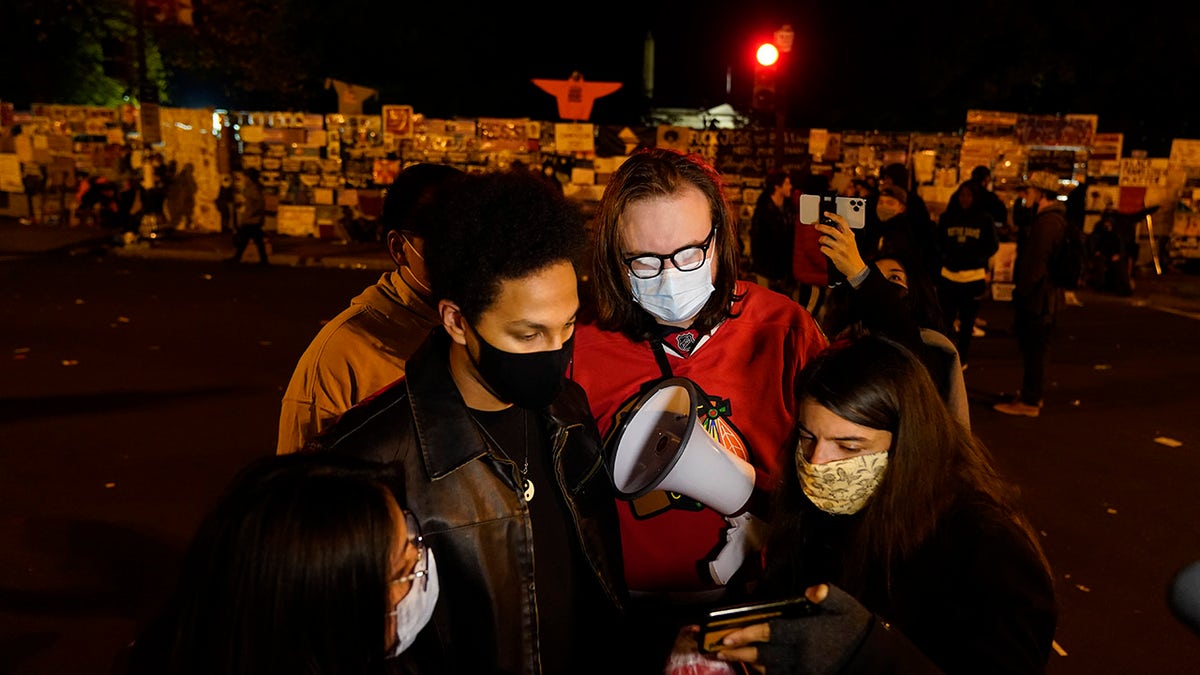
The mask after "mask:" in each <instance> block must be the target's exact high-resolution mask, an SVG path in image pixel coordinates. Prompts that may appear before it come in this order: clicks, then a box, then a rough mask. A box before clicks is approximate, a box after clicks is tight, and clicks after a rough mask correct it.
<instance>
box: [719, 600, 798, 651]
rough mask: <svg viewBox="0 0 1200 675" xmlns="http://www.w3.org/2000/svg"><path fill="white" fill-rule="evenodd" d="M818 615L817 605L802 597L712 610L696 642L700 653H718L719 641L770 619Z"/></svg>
mask: <svg viewBox="0 0 1200 675" xmlns="http://www.w3.org/2000/svg"><path fill="white" fill-rule="evenodd" d="M818 611H820V610H819V609H818V607H817V605H815V604H813V603H812V602H809V600H808V598H805V597H803V596H801V597H798V598H790V599H788V600H776V601H773V602H751V603H746V604H742V605H732V606H730V607H721V608H719V609H714V610H712V611H710V612H708V613H707V614H705V615H704V618H703V619H702V620H701V621H700V635H699V636H697V638H696V642H697V644H699V645H700V651H702V652H714V651H718V650H719V649H720V648H721V646H720V644H718V643H719V642H720V641H721V638H723V637H725V636H726V635H728V634H729V633H732V632H733V631H735V630H737V629H739V628H744V627H746V626H749V625H752V624H756V623H765V622H767V621H770V620H771V619H780V618H794V617H798V616H809V615H812V614H816V613H817V612H818Z"/></svg>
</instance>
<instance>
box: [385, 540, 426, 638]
mask: <svg viewBox="0 0 1200 675" xmlns="http://www.w3.org/2000/svg"><path fill="white" fill-rule="evenodd" d="M427 555H428V556H429V568H428V570H427V575H426V576H427V578H426V579H416V580H414V581H413V585H412V588H410V589H409V590H408V595H406V596H404V597H403V598H400V602H398V603H396V609H394V610H392V612H391V615H392V616H393V617H395V619H396V647H395V648H394V649H393V650H392V653H391V654H389V655H388V656H399V655H400V653H401V652H403V651H404V650H405V649H408V648H409V647H411V646H412V644H413V643H414V642H416V641H417V635H418V634H419V633H420V632H421V630H422V629H423V628H425V624H427V623H429V619H431V618H433V607H434V605H436V604H437V599H438V575H437V561H436V560H435V559H434V557H433V551H432V550H430V551H428V552H427Z"/></svg>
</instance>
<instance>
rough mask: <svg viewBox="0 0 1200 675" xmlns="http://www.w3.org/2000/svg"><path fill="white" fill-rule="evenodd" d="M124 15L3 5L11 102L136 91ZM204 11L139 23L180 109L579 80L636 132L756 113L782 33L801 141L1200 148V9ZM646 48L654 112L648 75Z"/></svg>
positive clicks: (466, 5) (790, 118) (347, 1)
mask: <svg viewBox="0 0 1200 675" xmlns="http://www.w3.org/2000/svg"><path fill="white" fill-rule="evenodd" d="M147 2H150V3H151V4H152V5H154V4H161V3H163V2H168V0H147ZM133 3H134V0H91V1H90V2H80V1H79V0H9V2H7V3H6V6H8V7H9V8H8V10H7V11H6V12H5V14H4V17H3V18H4V20H3V21H0V60H2V61H3V62H4V63H6V64H12V65H10V67H7V68H5V69H3V70H2V71H0V98H3V99H4V100H8V101H13V102H15V103H16V104H17V105H18V107H19V108H24V107H27V106H28V105H29V104H30V103H32V102H47V103H99V102H100V101H98V100H96V97H97V96H98V95H99V94H97V92H96V91H95V89H96V87H97V85H96V82H97V80H96V78H95V77H93V75H94V74H95V73H91V71H89V66H88V64H89V63H90V64H93V67H94V65H95V64H96V62H97V60H99V61H102V62H103V63H102V65H103V73H104V74H105V75H109V76H111V77H112V78H113V79H114V80H116V81H117V82H118V83H126V84H128V83H131V82H132V83H136V71H137V69H136V68H135V65H136V62H137V61H136V58H135V57H136V49H135V48H134V47H136V35H135V34H134V33H133V31H132V30H131V29H130V26H132V25H133V23H132V20H131V17H132V7H133ZM193 4H194V7H195V11H194V15H193V16H194V25H192V26H178V25H171V24H169V23H157V22H154V21H151V22H150V23H149V24H148V30H147V35H148V45H149V49H148V54H149V61H150V63H151V68H150V71H149V79H151V80H153V82H154V83H155V84H156V85H157V86H158V89H159V94H160V95H161V96H162V97H163V100H164V102H165V103H167V104H169V105H176V106H182V107H204V106H213V107H218V108H230V109H240V110H253V109H267V110H286V109H295V110H307V111H312V112H336V95H335V94H334V92H333V91H332V90H327V89H325V86H324V85H325V79H326V78H336V79H340V80H343V81H347V82H352V83H355V84H360V85H364V86H368V87H371V88H375V89H377V90H379V92H380V94H379V98H378V99H376V100H372V101H369V102H368V103H367V106H366V109H367V111H371V109H372V107H377V106H378V105H379V104H380V103H381V102H386V103H394V104H409V105H412V106H413V107H414V109H415V110H416V111H417V112H419V113H422V114H425V115H427V116H430V117H445V118H450V117H455V116H461V117H481V116H482V117H488V116H495V117H523V116H528V117H532V118H534V119H545V120H549V119H555V118H556V117H557V108H556V105H555V101H554V99H553V97H552V96H550V95H549V94H546V93H545V92H543V91H541V90H540V89H538V88H537V87H536V86H534V85H533V84H532V83H531V82H530V80H531V79H532V78H549V79H566V78H567V77H569V76H570V75H571V73H572V72H573V71H579V72H580V73H582V74H583V76H584V78H585V79H587V80H592V81H615V82H622V83H623V84H624V87H623V88H622V89H621V90H620V91H618V92H617V93H615V94H612V95H610V96H607V97H604V98H601V99H599V100H598V101H597V103H596V106H595V108H594V110H593V115H592V121H594V122H598V123H603V124H633V123H637V122H638V120H639V119H641V117H642V116H643V115H644V114H645V113H646V112H647V111H648V110H649V108H650V107H651V105H654V106H659V107H694V108H699V107H705V108H707V107H712V106H715V105H718V104H720V103H725V102H728V103H731V104H733V105H734V107H735V108H738V109H742V110H744V109H745V108H746V107H747V106H748V103H749V99H750V92H751V82H752V78H753V67H754V66H753V49H754V46H755V45H756V44H757V43H758V42H759V41H761V40H765V39H769V38H770V37H771V34H772V33H773V32H774V31H775V30H776V29H777V28H778V27H779V26H780V25H782V24H784V23H790V24H791V25H792V27H793V28H794V30H795V32H796V40H795V49H794V51H793V52H792V54H790V55H789V56H788V58H787V62H786V63H785V64H784V67H785V68H786V69H787V72H786V77H785V78H784V85H785V86H786V92H787V93H786V99H787V111H788V114H787V123H788V126H790V127H795V128H809V127H824V128H830V129H834V130H838V129H878V130H890V131H953V130H957V129H960V128H961V127H962V126H963V123H964V120H965V117H966V111H967V110H968V109H984V110H1002V111H1010V112H1019V113H1030V114H1066V113H1081V114H1097V115H1099V120H1100V123H1099V131H1101V132H1122V133H1124V134H1125V148H1126V152H1127V153H1128V151H1129V150H1132V149H1145V150H1148V151H1149V152H1150V154H1151V156H1165V155H1166V154H1167V153H1168V152H1169V150H1170V140H1171V139H1172V138H1175V137H1179V138H1187V137H1190V136H1195V135H1196V134H1198V133H1200V129H1197V127H1196V125H1197V122H1195V121H1193V119H1192V118H1193V117H1194V115H1192V111H1191V109H1190V107H1189V105H1188V101H1190V100H1191V98H1192V97H1191V95H1190V94H1189V93H1188V92H1189V88H1190V87H1192V86H1194V83H1192V82H1189V81H1188V79H1187V78H1188V77H1189V76H1190V74H1191V73H1194V72H1196V69H1197V66H1200V20H1197V19H1200V5H1197V4H1196V3H1184V4H1182V5H1179V6H1176V7H1168V6H1166V5H1129V4H1126V5H1112V6H1108V7H1101V6H1098V5H1086V4H1080V3H1046V2H1031V1H1028V0H1018V1H1015V2H997V1H993V0H982V1H975V2H970V3H948V2H908V3H904V4H884V5H868V4H862V3H848V2H845V3H829V2H816V1H814V0H802V1H795V2H781V1H775V2H770V1H765V0H759V1H754V0H750V1H739V2H728V1H724V2H718V1H712V0H701V1H699V2H689V3H666V2H654V1H649V2H646V1H643V2H631V1H628V0H611V1H609V2H602V3H599V2H598V3H588V4H583V3H581V4H578V5H569V4H556V5H543V4H540V3H536V4H535V3H527V4H525V3H495V2H487V3H485V2H455V3H432V2H422V3H414V2H384V1H381V0H344V1H339V2H325V3H318V2H315V1H314V0H193ZM122 21H123V22H124V23H123V24H122ZM114 26H118V27H119V26H124V27H123V28H120V29H118V28H116V27H114ZM647 34H651V35H653V38H654V46H655V49H654V55H655V56H654V65H655V67H654V91H653V98H648V97H647V96H646V92H645V89H644V87H643V78H642V73H643V63H644V58H643V57H644V53H645V39H646V36H647ZM92 42H95V44H96V48H90V47H88V45H89V44H91V43H92ZM89 73H91V75H89ZM85 83H91V84H89V85H87V86H88V87H90V88H88V89H86V91H83V90H82V89H81V88H83V87H84V85H85ZM727 88H728V91H727ZM118 89H119V86H118ZM134 90H136V87H134ZM118 93H119V92H118ZM87 97H90V98H89V100H82V99H83V98H87Z"/></svg>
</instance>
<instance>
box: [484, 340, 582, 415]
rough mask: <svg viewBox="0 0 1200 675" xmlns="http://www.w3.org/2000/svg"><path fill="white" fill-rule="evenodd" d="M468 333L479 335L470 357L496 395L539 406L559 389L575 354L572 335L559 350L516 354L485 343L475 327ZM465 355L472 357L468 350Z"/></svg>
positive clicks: (548, 403)
mask: <svg viewBox="0 0 1200 675" xmlns="http://www.w3.org/2000/svg"><path fill="white" fill-rule="evenodd" d="M471 332H473V333H475V337H477V338H479V359H478V360H475V358H474V357H471V362H472V363H473V364H474V365H475V369H476V370H478V371H479V374H480V376H482V377H483V380H484V383H486V384H487V386H488V388H489V389H491V390H492V393H493V394H495V395H496V398H498V399H500V400H501V401H504V402H505V403H512V404H514V405H517V406H520V407H522V408H528V409H538V408H544V407H546V406H548V405H550V403H551V402H552V401H553V400H554V399H555V397H557V396H558V392H560V391H562V388H563V382H564V381H565V379H566V372H567V364H568V363H570V362H571V357H572V356H573V355H574V353H575V336H574V335H572V336H571V337H570V339H568V340H567V341H566V342H564V343H563V346H562V347H561V348H559V349H552V350H550V351H545V352H530V353H528V354H516V353H513V352H506V351H504V350H502V349H497V348H495V347H493V346H492V345H490V344H488V341H487V340H484V339H483V336H482V335H480V334H479V331H476V330H475V329H474V328H471ZM467 356H468V357H470V356H471V353H470V351H468V352H467Z"/></svg>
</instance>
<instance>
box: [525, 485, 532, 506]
mask: <svg viewBox="0 0 1200 675" xmlns="http://www.w3.org/2000/svg"><path fill="white" fill-rule="evenodd" d="M525 501H527V502H531V501H533V481H531V480H526V481H525Z"/></svg>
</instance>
